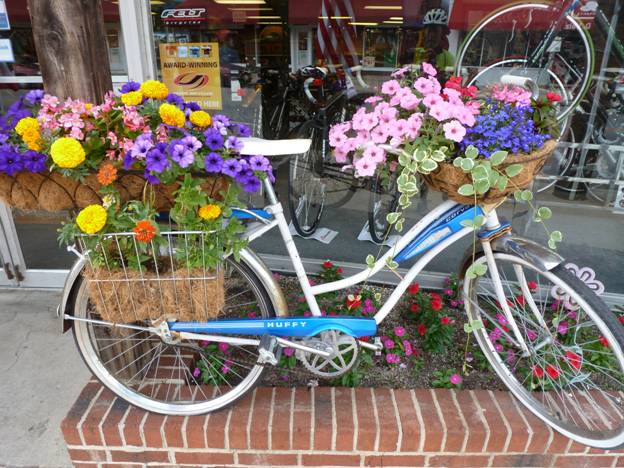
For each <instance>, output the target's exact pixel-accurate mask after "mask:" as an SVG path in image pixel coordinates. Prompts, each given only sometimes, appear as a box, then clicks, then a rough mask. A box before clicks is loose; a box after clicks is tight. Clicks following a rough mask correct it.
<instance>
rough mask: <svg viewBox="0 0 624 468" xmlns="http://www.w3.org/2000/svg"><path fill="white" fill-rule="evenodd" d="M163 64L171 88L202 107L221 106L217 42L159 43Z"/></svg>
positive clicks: (163, 75) (165, 76)
mask: <svg viewBox="0 0 624 468" xmlns="http://www.w3.org/2000/svg"><path fill="white" fill-rule="evenodd" d="M160 66H161V71H162V77H163V82H164V83H165V84H166V85H167V87H168V88H169V91H171V92H172V93H176V94H179V95H180V96H182V97H183V98H184V100H185V101H196V102H197V103H199V105H200V106H201V107H202V109H221V108H222V102H221V75H220V66H219V44H218V43H216V42H189V43H184V44H160Z"/></svg>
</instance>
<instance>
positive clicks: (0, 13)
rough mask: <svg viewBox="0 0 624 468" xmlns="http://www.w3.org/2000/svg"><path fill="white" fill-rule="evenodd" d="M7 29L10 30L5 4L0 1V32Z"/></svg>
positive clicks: (3, 0)
mask: <svg viewBox="0 0 624 468" xmlns="http://www.w3.org/2000/svg"><path fill="white" fill-rule="evenodd" d="M9 29H11V24H10V23H9V14H8V13H7V9H6V2H5V0H0V31H8V30H9Z"/></svg>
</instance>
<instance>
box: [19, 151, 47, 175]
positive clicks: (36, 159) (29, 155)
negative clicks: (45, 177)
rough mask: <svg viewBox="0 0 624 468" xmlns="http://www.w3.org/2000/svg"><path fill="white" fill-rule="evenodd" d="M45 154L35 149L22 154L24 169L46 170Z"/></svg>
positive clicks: (31, 170)
mask: <svg viewBox="0 0 624 468" xmlns="http://www.w3.org/2000/svg"><path fill="white" fill-rule="evenodd" d="M46 159H47V156H46V155H45V154H43V153H39V152H37V151H33V150H29V151H26V152H25V153H24V154H23V155H22V161H23V163H24V166H25V167H26V170H28V171H30V172H43V171H45V170H46Z"/></svg>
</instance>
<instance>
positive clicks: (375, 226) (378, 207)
mask: <svg viewBox="0 0 624 468" xmlns="http://www.w3.org/2000/svg"><path fill="white" fill-rule="evenodd" d="M397 177H398V175H397V173H396V172H394V173H392V174H391V175H390V177H389V179H388V180H387V181H383V180H382V179H381V177H379V176H377V177H375V178H374V179H373V180H372V182H371V193H370V197H369V202H368V231H369V233H370V235H371V238H372V239H373V241H374V242H376V243H378V244H381V243H382V242H384V241H385V240H386V238H387V236H388V234H389V233H390V228H391V225H390V223H388V220H387V219H386V217H387V216H388V214H389V213H392V212H393V211H396V209H397V206H398V205H399V189H398V187H397Z"/></svg>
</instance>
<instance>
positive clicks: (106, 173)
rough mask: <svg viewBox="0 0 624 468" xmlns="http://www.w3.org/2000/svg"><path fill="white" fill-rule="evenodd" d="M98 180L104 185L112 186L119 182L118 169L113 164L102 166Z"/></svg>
mask: <svg viewBox="0 0 624 468" xmlns="http://www.w3.org/2000/svg"><path fill="white" fill-rule="evenodd" d="M97 180H98V182H99V183H100V184H102V185H110V184H112V183H113V182H115V180H117V168H116V167H115V166H113V165H112V164H111V163H106V164H102V165H101V166H100V170H99V171H98V173H97Z"/></svg>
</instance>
